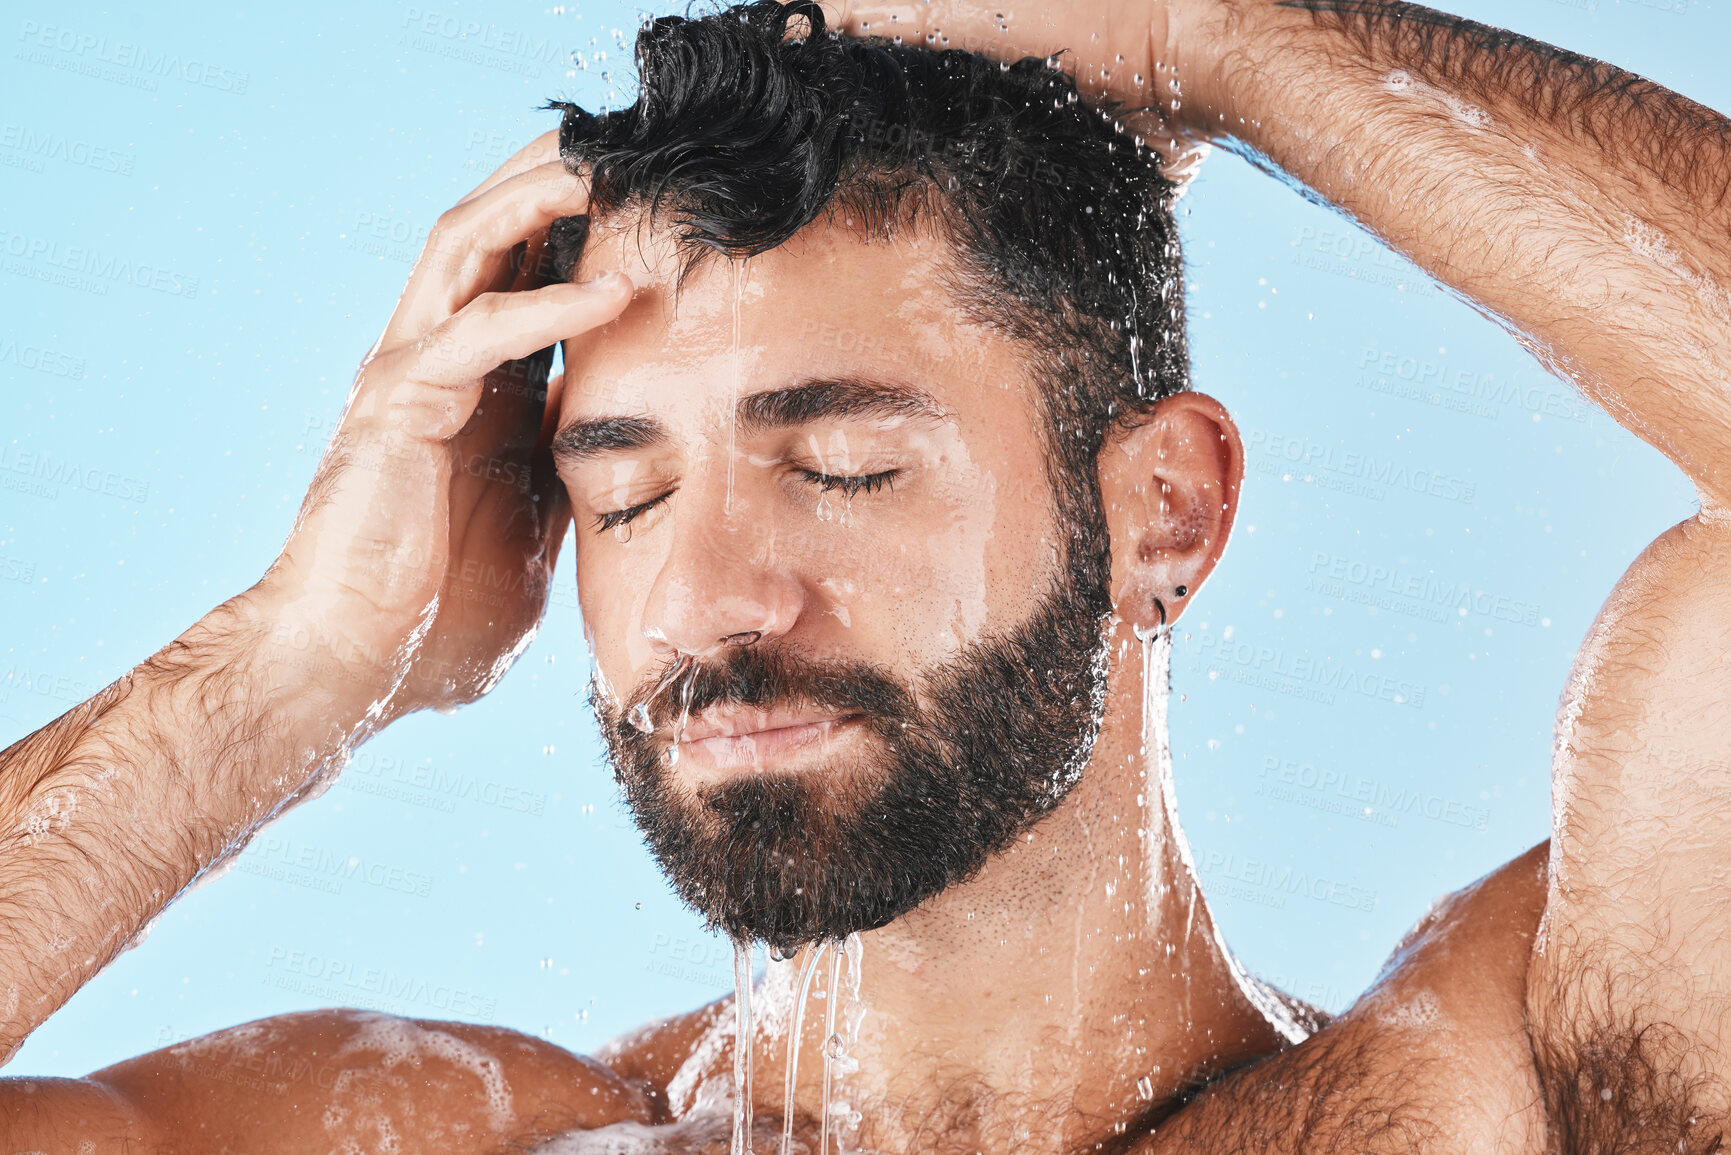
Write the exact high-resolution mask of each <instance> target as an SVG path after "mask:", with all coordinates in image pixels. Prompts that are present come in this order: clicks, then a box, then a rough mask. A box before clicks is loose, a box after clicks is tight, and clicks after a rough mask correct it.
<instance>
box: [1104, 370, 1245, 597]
mask: <svg viewBox="0 0 1731 1155" xmlns="http://www.w3.org/2000/svg"><path fill="white" fill-rule="evenodd" d="M1243 479H1244V443H1243V441H1242V440H1240V438H1239V436H1238V426H1236V425H1234V424H1233V422H1232V418H1231V417H1229V416H1228V415H1227V413H1226V410H1225V408H1224V407H1223V406H1222V405H1221V404H1220V402H1218V401H1216V400H1214V398H1212V397H1209V396H1208V395H1207V394H1204V393H1175V394H1173V395H1172V396H1171V397H1168V398H1166V399H1165V400H1164V401H1161V402H1160V403H1159V404H1157V405H1156V406H1155V407H1154V410H1153V412H1152V413H1150V414H1148V416H1147V417H1146V418H1144V419H1143V420H1142V421H1141V422H1139V423H1138V424H1137V425H1136V426H1135V427H1133V428H1131V429H1129V430H1127V431H1125V432H1122V433H1119V434H1117V435H1116V436H1114V437H1112V438H1111V439H1110V440H1109V441H1108V442H1107V443H1106V445H1105V446H1104V447H1103V448H1102V449H1101V451H1100V496H1101V498H1102V500H1103V501H1104V502H1105V506H1106V527H1107V531H1108V532H1109V533H1110V535H1111V543H1112V604H1113V605H1114V606H1115V607H1116V608H1117V612H1118V616H1119V617H1120V618H1122V619H1123V620H1124V621H1126V622H1128V623H1130V624H1131V625H1133V626H1138V627H1141V628H1142V629H1152V628H1153V627H1155V626H1158V625H1159V624H1160V621H1161V615H1160V606H1164V607H1165V611H1166V615H1165V618H1166V621H1167V622H1173V621H1176V620H1177V619H1178V615H1180V614H1181V613H1183V612H1184V607H1185V606H1187V605H1189V604H1190V602H1191V600H1192V599H1194V598H1195V596H1196V591H1197V590H1198V589H1200V588H1201V587H1202V583H1203V582H1204V581H1205V580H1207V578H1208V575H1209V574H1210V573H1212V572H1214V565H1215V563H1216V562H1218V561H1219V560H1220V555H1221V553H1222V552H1224V551H1225V549H1226V538H1227V536H1228V535H1229V534H1230V533H1231V532H1232V520H1233V518H1234V517H1236V516H1237V514H1238V489H1239V484H1240V482H1242V481H1243ZM1179 587H1183V588H1184V590H1185V592H1184V594H1182V595H1180V594H1179V593H1178V589H1179ZM1156 599H1157V600H1158V602H1159V606H1157V605H1156V604H1155V603H1156Z"/></svg>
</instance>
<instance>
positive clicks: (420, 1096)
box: [0, 1010, 651, 1155]
mask: <svg viewBox="0 0 1731 1155" xmlns="http://www.w3.org/2000/svg"><path fill="white" fill-rule="evenodd" d="M650 1117H651V1108H650V1104H649V1101H648V1099H647V1097H646V1096H645V1095H644V1094H643V1093H642V1092H641V1091H640V1090H639V1089H638V1088H637V1087H636V1086H635V1085H634V1084H633V1082H631V1081H630V1080H627V1079H624V1078H621V1077H620V1076H619V1075H617V1074H616V1073H614V1072H613V1071H611V1070H610V1069H609V1068H608V1067H607V1066H606V1065H605V1064H604V1063H601V1062H599V1061H596V1060H594V1059H589V1058H585V1057H583V1056H580V1055H575V1054H572V1053H571V1052H569V1051H566V1050H564V1049H563V1048H561V1047H558V1046H555V1045H553V1044H552V1043H549V1042H546V1041H545V1040H542V1039H537V1038H534V1037H532V1036H529V1035H524V1034H521V1033H520V1032H517V1031H511V1030H507V1029H505V1028H502V1027H490V1026H482V1025H478V1024H473V1023H445V1022H433V1021H427V1020H420V1019H404V1018H397V1017H395V1016H392V1015H383V1014H377V1013H374V1012H369V1011H357V1010H325V1011H311V1012H306V1013H302V1014H293V1015H281V1016H278V1017H275V1018H269V1019H261V1020H259V1021H257V1022H253V1023H247V1024H244V1025H242V1026H238V1027H232V1028H230V1029H228V1030H225V1031H218V1032H216V1033H215V1034H211V1035H206V1036H203V1037H202V1038H198V1039H192V1040H189V1041H187V1042H185V1043H180V1044H177V1045H175V1046H172V1047H168V1048H165V1049H163V1050H160V1051H152V1052H150V1053H149V1054H145V1055H140V1056H138V1057H137V1058H134V1059H128V1060H126V1061H125V1062H122V1063H117V1064H115V1065H114V1066H112V1067H106V1068H104V1069H102V1070H100V1071H97V1072H94V1073H93V1074H91V1075H89V1076H87V1077H85V1078H84V1079H9V1080H0V1119H4V1120H6V1121H7V1124H8V1126H7V1128H6V1133H7V1138H8V1140H9V1141H13V1143H14V1146H15V1147H16V1145H17V1144H18V1143H22V1145H23V1147H22V1149H25V1150H38V1151H42V1152H49V1153H52V1152H58V1151H62V1150H64V1151H67V1152H75V1151H76V1152H79V1153H81V1155H83V1153H85V1152H91V1153H93V1155H105V1153H106V1152H108V1151H114V1152H135V1151H137V1150H140V1149H144V1150H155V1149H158V1148H165V1149H172V1150H174V1151H176V1152H177V1155H200V1153H203V1152H210V1153H212V1155H215V1153H217V1152H222V1151H246V1152H249V1153H252V1155H264V1153H268V1152H285V1153H286V1152H291V1151H292V1152H300V1151H307V1150H338V1149H350V1148H352V1149H358V1150H367V1151H375V1150H377V1151H383V1150H412V1151H413V1150H438V1151H441V1152H446V1153H450V1155H458V1153H463V1152H473V1153H475V1155H483V1153H485V1152H491V1151H494V1150H497V1149H498V1148H500V1147H502V1146H507V1145H512V1146H521V1145H526V1144H532V1143H534V1142H536V1141H539V1140H540V1139H542V1138H545V1137H547V1136H550V1135H554V1134H558V1133H561V1132H565V1131H570V1130H581V1129H591V1128H596V1127H602V1126H607V1125H609V1124H612V1123H618V1122H647V1121H648V1120H649V1119H650Z"/></svg>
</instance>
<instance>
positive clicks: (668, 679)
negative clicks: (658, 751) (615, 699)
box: [625, 654, 692, 734]
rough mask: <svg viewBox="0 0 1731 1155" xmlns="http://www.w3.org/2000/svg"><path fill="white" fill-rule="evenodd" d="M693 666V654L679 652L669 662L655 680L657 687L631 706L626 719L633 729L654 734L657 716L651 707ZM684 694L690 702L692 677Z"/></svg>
mask: <svg viewBox="0 0 1731 1155" xmlns="http://www.w3.org/2000/svg"><path fill="white" fill-rule="evenodd" d="M691 668H692V659H691V655H689V654H677V655H675V656H674V659H673V661H671V662H669V663H668V665H667V668H666V669H665V670H663V671H661V677H659V678H657V679H656V680H655V687H654V689H652V690H650V691H649V696H648V697H646V698H644V699H643V701H641V702H639V703H637V705H635V706H633V707H631V713H630V714H628V715H627V716H626V719H625V720H626V721H627V722H628V723H629V724H630V725H631V727H632V728H633V729H635V730H637V731H639V732H641V733H644V734H653V733H654V732H655V718H654V716H653V714H652V713H651V707H653V706H654V704H655V699H657V698H659V697H661V695H662V694H665V693H666V692H667V689H668V687H669V686H671V685H673V683H674V682H675V681H676V680H678V678H679V676H680V675H681V674H684V673H685V672H686V671H688V670H690V669H691ZM684 696H685V701H686V702H687V703H689V702H690V700H691V679H689V678H687V679H686V680H685V687H684Z"/></svg>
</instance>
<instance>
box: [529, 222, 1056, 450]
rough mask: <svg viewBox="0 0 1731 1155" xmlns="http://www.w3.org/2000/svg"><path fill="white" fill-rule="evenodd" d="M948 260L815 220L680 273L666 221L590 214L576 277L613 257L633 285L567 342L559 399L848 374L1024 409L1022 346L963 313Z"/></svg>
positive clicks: (723, 389)
mask: <svg viewBox="0 0 1731 1155" xmlns="http://www.w3.org/2000/svg"><path fill="white" fill-rule="evenodd" d="M955 259H956V258H955V252H954V250H953V248H952V247H951V246H950V244H949V242H948V241H946V240H944V239H942V238H940V237H934V236H930V235H900V236H897V237H894V238H891V239H874V240H867V239H865V238H863V237H861V236H860V235H858V234H856V233H854V232H853V231H851V230H848V229H846V228H841V227H835V226H831V225H827V224H814V225H811V226H808V227H807V228H805V229H804V230H802V231H801V232H800V233H799V234H798V235H796V236H795V237H794V238H793V239H791V240H790V241H788V242H787V243H786V244H784V245H781V246H780V247H778V248H775V249H772V250H770V251H769V252H767V253H763V254H761V255H759V256H756V257H752V258H750V259H749V260H746V261H741V262H730V261H728V260H726V259H723V258H720V257H716V258H712V259H710V260H708V261H706V262H705V263H704V264H703V265H702V266H700V267H699V268H698V270H697V271H695V272H694V273H692V274H691V275H690V276H688V277H687V278H686V279H685V282H684V283H683V285H679V284H677V281H678V274H679V264H678V260H677V254H676V252H675V250H674V247H673V244H672V241H671V238H670V236H669V234H668V232H667V231H666V230H665V229H654V230H651V229H647V228H640V227H638V226H637V224H636V223H634V222H633V223H628V224H625V225H622V226H618V227H613V228H600V227H597V228H596V229H594V230H592V231H591V234H590V236H589V239H588V242H587V243H586V245H585V247H584V251H583V257H582V260H581V262H580V264H579V267H578V269H577V272H576V278H577V279H583V278H586V277H592V276H595V275H597V274H598V273H601V272H604V271H606V270H609V269H617V270H620V271H622V272H624V273H625V274H626V275H627V276H629V277H630V278H631V280H632V282H633V283H634V284H635V285H636V286H637V291H636V294H635V295H634V297H633V299H632V302H631V305H630V306H629V307H628V308H627V309H626V310H625V312H624V313H623V314H622V315H621V316H620V317H619V319H618V320H616V321H614V322H612V323H611V324H609V325H607V326H605V327H603V328H601V329H598V330H595V331H593V332H591V333H586V334H583V335H582V336H580V337H577V338H573V339H572V340H569V341H567V342H566V343H565V362H566V365H567V367H568V373H567V380H566V388H565V397H564V402H563V407H562V408H563V412H564V414H565V415H566V419H567V420H568V419H570V417H571V416H573V415H577V414H582V413H591V412H594V411H597V410H601V409H607V410H615V409H623V410H640V409H643V408H660V407H663V406H665V405H667V404H668V403H670V402H673V401H675V400H676V399H677V400H684V401H695V400H698V399H699V398H702V397H705V396H709V395H711V394H714V393H716V392H720V393H722V394H726V395H731V394H732V393H733V392H734V390H735V389H737V390H738V391H739V392H741V393H749V392H752V391H754V390H756V389H759V388H774V387H778V386H785V385H786V384H788V383H789V381H790V380H791V379H794V378H798V377H802V376H814V375H823V374H829V373H849V374H854V375H860V374H866V375H870V376H873V377H877V378H881V379H883V380H886V381H897V382H901V383H905V384H909V385H915V386H918V387H919V388H922V389H925V390H927V391H929V392H931V393H933V394H934V395H935V396H937V397H938V399H939V401H940V403H942V404H943V405H944V406H945V407H946V408H949V407H952V406H954V407H960V408H964V409H965V408H969V407H971V406H973V405H987V406H991V405H995V406H996V407H997V409H998V410H999V418H998V419H999V420H1002V419H1003V418H1004V417H1007V416H1009V415H1011V414H1016V415H1019V416H1020V417H1022V418H1024V419H1030V418H1031V417H1032V416H1033V413H1034V410H1033V401H1032V399H1033V389H1034V376H1033V372H1032V369H1031V367H1030V365H1029V358H1030V350H1029V348H1028V347H1027V346H1026V345H1025V344H1023V343H1022V342H1021V341H1019V340H1016V339H1014V338H1011V337H1009V336H1007V335H1006V334H1004V333H1003V332H1001V331H999V330H996V329H994V328H992V327H990V326H989V325H987V324H985V323H982V322H981V321H979V320H977V319H975V318H973V317H971V316H970V314H969V311H968V310H966V309H965V308H964V307H963V306H962V304H961V303H960V302H959V301H958V300H957V299H956V297H955V294H954V292H953V291H952V289H951V287H950V285H949V279H950V277H951V275H953V273H954V271H955ZM673 380H677V381H679V382H680V383H681V384H682V385H683V386H684V388H682V390H681V391H680V392H679V393H678V394H677V395H669V394H668V393H666V392H665V391H664V390H665V386H666V384H667V383H668V382H669V381H673ZM658 385H659V386H661V388H658V387H657V386H658ZM710 399H711V400H713V399H714V398H713V397H711V398H710ZM1007 400H1008V401H1010V402H1011V404H1009V405H1006V401H1007Z"/></svg>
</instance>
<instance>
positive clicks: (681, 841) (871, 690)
mask: <svg viewBox="0 0 1731 1155" xmlns="http://www.w3.org/2000/svg"><path fill="white" fill-rule="evenodd" d="M1067 579H1068V580H1067ZM1091 584H1092V583H1091ZM1110 612H1111V603H1110V598H1109V596H1108V595H1107V593H1106V591H1105V589H1104V588H1103V583H1100V588H1090V589H1088V590H1086V591H1084V590H1081V589H1079V588H1078V585H1077V583H1076V582H1075V580H1074V577H1073V575H1072V574H1069V573H1066V574H1064V575H1063V576H1060V577H1059V578H1057V579H1056V580H1055V582H1054V584H1053V586H1052V588H1051V589H1049V590H1048V592H1047V593H1046V595H1045V596H1044V597H1043V598H1042V600H1041V601H1040V603H1039V605H1038V606H1037V607H1036V609H1035V610H1034V612H1033V613H1031V614H1030V615H1029V617H1028V618H1027V620H1026V621H1024V622H1023V623H1021V624H1020V625H1018V626H1017V627H1015V628H1014V629H1012V630H1010V631H1009V632H1007V633H1003V634H999V635H996V636H992V637H988V638H985V639H982V640H979V641H976V642H973V643H970V644H969V645H967V646H966V647H964V648H963V649H962V650H961V652H960V653H959V654H958V655H957V656H956V657H955V658H953V659H951V660H949V661H947V662H944V663H942V664H939V665H936V666H934V667H931V668H929V669H927V670H924V671H922V672H921V673H920V674H919V675H918V676H917V678H916V679H915V684H914V685H913V686H909V685H906V684H904V683H902V682H901V681H898V680H897V679H896V678H894V677H893V676H892V675H890V674H889V673H888V672H887V671H885V670H883V669H882V668H880V667H876V666H873V665H870V664H868V663H862V662H855V661H848V660H838V659H821V660H820V659H816V658H813V657H811V656H810V655H807V654H803V653H801V652H800V651H798V650H796V649H794V648H791V647H786V646H775V645H772V646H769V647H763V646H760V645H751V646H743V647H738V648H735V649H732V650H730V651H727V652H726V654H725V656H723V657H718V658H716V659H714V660H712V661H706V662H698V661H696V660H693V659H684V660H678V659H676V661H675V663H674V664H671V665H669V666H668V667H664V668H663V669H661V670H659V671H657V674H656V676H655V677H653V678H651V679H648V680H647V681H646V683H645V684H644V685H643V686H641V687H640V688H639V689H638V690H637V691H636V692H634V693H633V694H632V696H631V697H630V698H629V699H628V700H627V701H625V702H624V703H622V704H618V705H610V704H609V703H607V702H604V701H603V700H602V699H601V697H600V695H599V694H598V693H597V692H596V691H595V690H594V689H593V688H592V689H591V691H590V701H591V704H592V705H593V706H594V708H595V711H596V716H597V718H598V719H599V722H600V726H601V732H602V735H603V736H604V738H605V739H606V742H607V748H608V756H609V760H610V761H611V762H612V764H613V770H614V774H615V776H616V777H617V778H618V780H619V782H620V784H621V786H622V787H623V789H624V795H625V801H626V804H627V805H628V806H629V807H630V810H631V813H632V817H633V818H634V820H635V821H636V823H637V826H638V828H639V829H640V830H641V831H642V832H643V835H644V839H645V841H646V842H647V843H648V846H649V850H650V853H651V854H653V855H654V857H655V860H656V862H657V863H658V864H659V865H660V867H661V869H662V871H663V872H664V873H665V874H666V875H667V878H668V880H669V882H670V883H671V884H672V886H673V889H674V891H675V892H676V893H677V894H678V895H679V897H680V899H681V900H682V901H684V902H685V904H686V905H687V906H689V907H691V908H692V909H693V910H695V911H696V912H697V913H699V914H701V915H702V916H703V917H704V919H705V920H706V922H707V923H708V925H709V927H710V929H711V930H719V931H721V932H723V933H725V934H727V935H728V936H729V937H731V938H733V939H734V940H735V941H752V940H762V941H764V942H767V943H768V944H770V946H771V947H773V948H775V949H776V950H778V951H780V952H782V953H783V954H788V953H791V952H792V951H793V950H794V949H796V948H798V947H800V946H803V945H806V944H810V943H817V942H829V941H837V940H840V939H843V938H845V937H846V936H847V935H849V934H851V933H853V932H855V931H866V930H874V929H876V928H878V927H880V926H883V925H885V924H886V923H889V922H891V921H893V920H894V919H896V918H899V917H900V916H902V915H903V914H906V913H907V912H908V911H910V910H912V909H913V908H914V907H916V906H918V905H919V904H920V903H921V902H924V901H925V900H926V899H928V898H930V897H931V896H933V895H935V894H937V893H938V892H939V891H942V890H944V889H946V888H947V887H950V886H954V885H956V884H957V883H960V882H964V881H966V880H967V879H969V878H971V877H973V876H974V875H975V874H977V873H978V872H979V871H980V869H981V868H982V867H983V866H984V865H985V864H986V862H987V860H988V859H989V858H991V857H992V856H993V855H994V854H997V853H999V852H1000V851H1002V850H1004V849H1006V848H1007V847H1008V846H1009V845H1010V844H1011V843H1013V842H1016V841H1018V840H1019V839H1020V838H1022V837H1023V836H1024V835H1025V834H1026V832H1027V831H1028V830H1029V829H1030V828H1031V827H1032V826H1033V825H1034V824H1035V823H1036V822H1037V821H1038V820H1039V819H1040V818H1041V817H1043V816H1044V815H1046V814H1048V813H1050V812H1051V811H1052V810H1053V809H1054V808H1055V807H1056V806H1057V805H1058V804H1059V803H1060V802H1061V801H1063V799H1064V797H1065V796H1066V795H1067V794H1068V793H1069V790H1070V788H1071V787H1072V786H1073V785H1075V783H1076V781H1077V779H1078V778H1079V777H1080V775H1081V772H1082V767H1083V765H1084V764H1085V763H1086V762H1087V759H1088V756H1089V754H1090V753H1091V752H1092V750H1093V745H1094V740H1095V738H1096V737H1097V736H1098V734H1099V727H1100V716H1101V712H1102V707H1103V703H1104V701H1105V690H1106V656H1107V644H1106V638H1105V631H1104V629H1103V626H1104V623H1105V620H1106V618H1107V616H1108V615H1109V614H1110ZM717 705H737V706H749V707H771V706H778V705H781V706H803V707H811V708H815V709H818V710H823V711H833V712H835V713H837V714H844V715H848V716H851V717H853V718H854V719H856V720H857V721H859V722H860V723H862V725H861V727H860V732H859V737H860V738H861V739H863V740H864V744H865V746H866V751H865V752H864V753H862V754H858V755H853V756H841V755H829V756H828V757H826V758H825V759H823V760H821V761H820V762H818V763H817V764H815V765H811V766H808V767H807V768H805V769H803V770H801V771H799V772H797V773H781V772H776V771H763V772H751V771H747V772H745V773H743V774H740V775H738V776H737V777H734V778H733V779H731V780H729V781H727V782H724V783H722V784H719V785H707V786H703V787H699V788H697V789H695V790H693V789H691V788H689V787H686V786H684V785H683V784H681V783H680V782H679V781H678V780H677V777H676V774H675V771H674V768H673V766H672V765H671V764H670V759H669V757H668V751H669V750H670V749H676V747H670V746H669V744H668V741H667V740H666V738H664V737H658V735H673V736H675V737H676V736H677V734H676V727H677V725H678V722H679V719H680V718H681V717H684V716H688V715H695V714H698V713H699V712H701V711H702V710H704V709H706V708H708V707H710V706H717ZM644 724H647V726H648V731H647V732H646V731H645V729H644V728H643V725H644Z"/></svg>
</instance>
